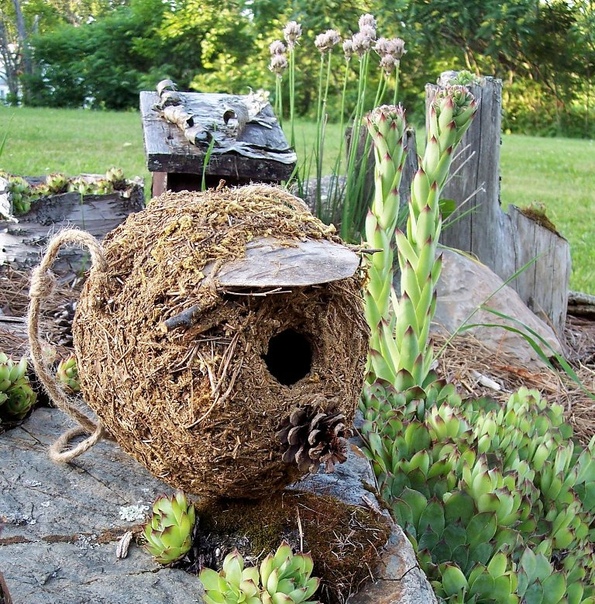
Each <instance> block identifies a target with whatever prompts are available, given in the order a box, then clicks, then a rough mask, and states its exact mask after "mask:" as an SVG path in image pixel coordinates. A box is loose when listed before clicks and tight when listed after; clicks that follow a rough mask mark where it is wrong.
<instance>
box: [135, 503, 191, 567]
mask: <svg viewBox="0 0 595 604" xmlns="http://www.w3.org/2000/svg"><path fill="white" fill-rule="evenodd" d="M194 523H195V512H194V505H193V504H191V503H189V502H188V500H187V499H186V496H185V495H184V493H182V492H181V491H178V492H177V493H176V494H175V495H173V496H172V497H167V496H165V495H163V496H162V497H159V498H158V499H157V500H156V501H155V502H154V503H153V514H152V516H151V519H150V520H149V522H148V523H147V524H146V525H145V528H144V531H143V536H144V537H145V539H146V540H147V543H146V548H147V551H148V552H149V553H150V554H151V555H152V556H153V557H154V558H155V560H156V561H157V562H159V563H160V564H170V563H172V562H175V561H176V560H179V559H180V558H181V557H182V556H184V555H186V554H187V553H188V551H189V550H190V548H191V547H192V531H193V529H194Z"/></svg>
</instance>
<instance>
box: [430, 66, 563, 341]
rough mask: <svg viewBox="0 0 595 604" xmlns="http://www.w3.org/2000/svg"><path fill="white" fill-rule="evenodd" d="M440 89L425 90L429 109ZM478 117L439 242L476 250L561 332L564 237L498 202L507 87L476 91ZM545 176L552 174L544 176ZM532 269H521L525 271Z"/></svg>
mask: <svg viewBox="0 0 595 604" xmlns="http://www.w3.org/2000/svg"><path fill="white" fill-rule="evenodd" d="M437 90H438V87H437V86H435V85H428V86H427V87H426V99H427V103H428V104H429V103H430V102H431V100H432V99H433V98H434V95H435V94H436V92H437ZM470 90H471V92H472V93H473V94H474V95H475V97H476V98H477V99H478V100H479V109H478V113H477V115H476V116H475V119H474V121H473V123H472V124H471V127H470V128H469V130H468V131H467V132H466V134H465V136H464V137H463V140H462V141H461V144H460V147H459V149H458V150H457V151H456V152H455V153H456V157H455V159H454V161H453V163H452V167H451V175H452V176H451V177H450V180H449V182H448V183H447V184H446V186H445V187H444V190H443V192H442V197H443V198H445V199H453V200H455V201H456V203H457V209H456V211H455V212H454V214H453V215H452V216H451V218H450V219H449V221H448V225H445V226H444V228H443V232H442V237H441V242H442V243H443V244H444V245H447V246H449V247H453V248H456V249H460V250H463V251H466V252H470V253H471V254H473V255H474V256H476V257H477V258H478V259H479V260H480V261H481V262H483V263H484V264H485V265H487V266H489V267H490V268H491V269H492V270H493V271H494V272H495V273H496V274H497V275H498V276H499V277H501V278H502V279H504V280H505V281H506V280H508V279H510V278H511V277H512V276H513V275H514V274H515V273H516V272H517V271H520V273H519V275H518V276H517V277H516V278H515V279H513V280H512V281H511V282H510V285H511V287H513V289H515V290H516V291H517V292H518V294H519V295H520V297H521V299H522V300H523V302H524V303H525V304H527V306H528V307H529V308H530V309H531V310H533V312H535V313H536V314H537V315H538V316H540V317H541V318H542V319H545V320H546V322H548V323H549V324H550V325H551V326H552V327H553V328H554V329H555V330H556V332H557V333H558V335H561V334H562V333H563V329H564V325H565V320H566V311H567V304H568V282H569V278H570V267H571V264H570V248H569V245H568V242H567V241H566V239H564V238H563V237H562V236H560V235H559V234H558V233H557V232H555V230H551V228H550V227H548V226H544V224H543V222H544V221H542V220H539V217H531V216H529V215H525V213H523V211H521V210H519V209H518V208H516V207H515V206H510V207H509V209H508V213H506V212H504V211H503V210H502V208H501V204H500V144H501V140H500V125H501V113H502V82H501V81H500V80H497V79H494V78H484V79H483V80H482V82H481V84H478V85H472V86H470ZM543 176H544V178H547V175H546V174H544V175H543ZM527 264H529V266H527V268H525V269H523V267H524V266H525V265H527Z"/></svg>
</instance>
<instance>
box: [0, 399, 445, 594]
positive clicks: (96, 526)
mask: <svg viewBox="0 0 595 604" xmlns="http://www.w3.org/2000/svg"><path fill="white" fill-rule="evenodd" d="M67 427H70V422H69V420H67V418H66V417H65V416H64V414H63V413H62V412H61V411H58V410H56V409H47V408H40V409H37V410H35V411H34V413H33V414H32V415H31V417H30V418H29V419H28V420H27V421H26V422H25V423H24V424H23V425H22V426H20V427H18V428H15V429H14V430H11V431H9V432H6V433H4V434H2V435H0V458H1V459H2V475H1V477H0V487H1V488H0V517H1V518H2V521H3V522H4V524H5V527H4V531H3V532H2V535H1V536H0V571H1V572H2V573H3V574H4V578H5V580H6V583H7V585H8V589H9V590H10V594H11V596H12V598H13V601H14V602H15V603H17V602H18V603H20V602H23V603H24V602H27V603H29V602H31V603H34V604H83V603H84V604H87V603H93V604H104V603H105V604H108V603H109V604H178V603H179V604H191V603H192V602H197V603H199V604H200V603H202V602H203V599H202V593H203V592H202V588H201V585H200V582H199V581H198V580H197V578H196V577H194V576H192V575H190V574H188V573H186V572H184V571H182V570H178V569H172V568H164V567H161V566H160V565H158V564H156V563H154V562H153V561H152V559H151V557H150V556H149V555H148V554H147V553H145V552H144V551H143V550H142V549H140V548H138V547H137V546H135V545H134V544H133V545H132V546H131V547H130V550H129V555H128V557H126V558H125V559H118V558H117V557H116V545H117V542H118V540H119V538H120V537H121V536H122V535H124V533H125V532H126V531H129V530H134V529H135V528H138V526H139V525H140V524H142V523H143V522H144V520H145V518H146V514H147V513H148V511H149V507H150V505H151V504H152V502H153V501H154V499H155V498H156V497H157V496H158V495H160V494H162V493H164V492H166V493H170V492H171V489H170V488H169V487H167V486H166V485H165V484H164V483H162V482H161V481H159V480H157V479H156V478H154V477H152V476H151V475H150V474H149V473H148V472H147V471H146V470H145V469H144V468H142V467H141V466H140V465H139V464H138V463H137V462H135V461H134V460H133V459H131V458H130V457H129V456H127V455H126V454H125V453H124V452H123V451H122V450H121V449H120V448H119V447H118V446H117V445H116V444H115V443H113V442H101V443H99V444H98V445H96V446H95V447H93V448H92V449H91V450H90V451H87V452H86V453H85V454H83V455H82V456H80V457H78V458H76V460H75V461H74V462H73V463H71V464H68V465H58V464H55V463H53V462H52V461H50V459H49V457H48V455H47V449H48V446H49V445H50V444H51V443H52V442H53V441H54V440H55V439H56V438H57V437H58V436H59V435H60V434H61V433H62V432H63V431H64V430H65V429H66V428H67ZM373 481H374V476H373V474H372V472H371V470H370V466H369V464H368V462H367V461H366V459H365V458H364V457H363V455H362V454H361V452H359V453H358V449H357V447H355V446H354V447H352V452H351V453H350V456H349V459H348V461H347V462H346V463H345V464H342V465H341V466H338V468H337V472H336V473H335V474H330V475H325V474H319V475H316V476H311V477H309V478H307V479H305V480H304V481H301V482H300V483H298V485H296V487H297V488H300V489H302V490H303V489H306V490H311V491H313V492H315V493H320V494H326V495H334V496H338V497H339V498H341V499H342V500H344V501H345V502H346V503H350V504H359V505H361V504H362V503H363V499H362V498H363V497H365V498H366V499H367V500H368V502H369V505H372V506H373V505H374V504H375V501H374V497H373V496H372V495H371V493H370V492H369V490H367V489H366V484H370V483H373ZM377 576H378V578H377V581H376V582H375V583H371V584H369V585H367V586H365V587H364V589H363V590H362V591H360V592H359V593H358V594H356V595H354V596H352V597H351V598H350V599H349V604H368V603H371V602H375V603H376V604H432V603H434V602H436V599H435V597H434V595H433V593H432V590H431V588H430V586H429V584H428V582H427V581H426V579H425V577H424V575H423V573H421V571H420V570H419V568H418V566H417V562H416V560H415V557H414V554H413V550H412V548H411V546H410V544H409V542H408V541H407V539H406V537H405V536H404V534H403V532H402V531H401V529H400V528H399V527H397V526H396V525H395V527H394V530H393V534H392V536H391V538H390V541H389V543H388V544H387V546H386V547H385V548H384V552H383V557H382V564H381V567H380V568H379V569H378V573H377Z"/></svg>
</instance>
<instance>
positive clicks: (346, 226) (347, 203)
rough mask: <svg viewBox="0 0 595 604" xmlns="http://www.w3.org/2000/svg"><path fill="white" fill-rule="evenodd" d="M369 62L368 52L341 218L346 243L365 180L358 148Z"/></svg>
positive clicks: (362, 70)
mask: <svg viewBox="0 0 595 604" xmlns="http://www.w3.org/2000/svg"><path fill="white" fill-rule="evenodd" d="M369 62H370V52H369V50H368V51H366V52H364V53H363V54H362V55H361V56H360V63H359V78H358V91H357V101H356V107H355V112H354V117H353V122H352V127H351V141H350V144H349V150H348V155H347V174H346V176H347V180H346V183H345V200H344V202H343V213H342V217H341V237H342V238H343V239H344V240H346V241H352V240H353V239H354V235H355V230H356V225H357V223H358V217H357V216H356V211H357V205H358V204H357V202H358V199H359V198H360V196H361V192H362V189H363V184H364V179H365V168H364V170H362V169H358V165H357V163H358V158H357V148H358V142H359V136H360V126H361V125H362V123H363V117H364V103H365V99H366V82H367V79H368V69H369ZM365 151H366V150H364V154H363V155H362V158H361V160H360V161H362V162H363V163H364V165H365V158H366V157H367V153H366V152H365ZM360 168H361V165H360Z"/></svg>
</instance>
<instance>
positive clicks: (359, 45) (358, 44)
mask: <svg viewBox="0 0 595 604" xmlns="http://www.w3.org/2000/svg"><path fill="white" fill-rule="evenodd" d="M351 44H352V47H353V52H355V53H357V54H358V56H360V57H361V56H363V55H364V54H365V53H366V52H368V50H370V48H371V47H372V38H370V36H367V35H366V34H364V33H362V32H361V31H358V32H356V33H355V34H353V37H352V38H351Z"/></svg>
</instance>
